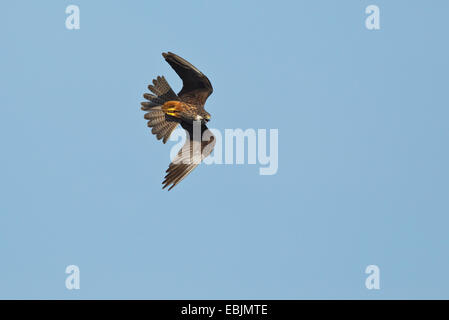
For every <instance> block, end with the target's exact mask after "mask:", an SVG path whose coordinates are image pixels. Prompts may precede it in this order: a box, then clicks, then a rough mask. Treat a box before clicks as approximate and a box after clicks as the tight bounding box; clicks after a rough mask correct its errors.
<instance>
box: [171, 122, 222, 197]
mask: <svg viewBox="0 0 449 320" xmlns="http://www.w3.org/2000/svg"><path fill="white" fill-rule="evenodd" d="M181 125H182V126H183V128H184V129H185V130H186V134H187V137H186V142H185V143H184V145H183V146H182V148H181V150H179V152H178V154H177V155H176V157H175V159H173V161H172V163H170V165H169V166H168V169H167V171H166V173H167V175H166V176H165V180H164V181H163V182H162V184H163V185H164V186H163V187H162V189H165V188H166V187H167V186H169V185H171V186H170V188H169V189H168V190H171V189H172V188H173V187H174V186H176V185H177V184H178V183H179V182H181V180H182V179H184V178H185V177H186V176H187V175H188V174H189V173H190V172H192V170H193V169H195V168H196V167H197V166H198V165H199V164H200V162H201V161H202V160H203V159H204V158H206V157H207V156H209V155H210V154H211V152H212V150H213V149H214V147H215V136H214V135H213V134H212V132H211V131H210V130H209V129H208V128H207V127H206V125H204V124H202V125H201V136H200V137H195V135H194V134H193V128H192V124H187V123H184V122H183V123H181ZM203 140H205V141H203Z"/></svg>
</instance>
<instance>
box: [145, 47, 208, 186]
mask: <svg viewBox="0 0 449 320" xmlns="http://www.w3.org/2000/svg"><path fill="white" fill-rule="evenodd" d="M162 56H163V57H164V59H165V60H166V61H167V62H168V63H169V64H170V66H171V67H172V68H173V69H174V70H175V72H176V73H177V74H178V76H179V77H180V78H181V79H182V89H181V91H179V93H178V94H176V93H175V92H174V91H173V90H172V88H171V87H170V85H169V84H168V82H167V80H165V78H164V77H163V76H162V77H160V76H158V77H157V78H156V79H154V80H153V85H149V86H148V89H149V90H150V91H151V92H152V93H153V94H151V93H144V95H143V97H144V98H145V99H146V100H148V101H145V102H142V103H141V105H142V110H143V111H147V113H145V115H144V118H145V119H147V120H148V127H150V128H152V129H151V133H153V134H154V135H156V138H157V139H158V140H161V139H162V142H163V143H166V142H167V140H168V138H169V137H170V135H171V133H172V132H173V130H175V129H176V127H177V126H178V124H180V125H181V126H182V127H183V128H184V130H185V131H186V141H185V143H184V145H183V146H182V148H181V149H180V150H179V152H178V154H177V155H176V157H175V158H174V159H173V161H172V162H171V163H170V165H169V166H168V169H167V170H166V176H165V178H164V181H163V182H162V184H163V187H162V189H164V188H166V187H167V186H170V187H169V188H168V190H171V189H172V188H173V187H174V186H176V185H177V184H178V183H179V182H181V180H183V179H184V178H185V177H186V176H187V175H188V174H189V173H190V172H192V170H193V169H195V168H196V167H197V166H198V165H199V163H200V162H201V161H202V160H203V159H204V158H206V157H207V156H208V155H209V154H210V153H211V152H212V150H213V148H214V146H215V137H214V135H213V134H212V132H211V131H210V130H209V129H208V128H207V126H206V123H207V122H208V121H209V120H210V114H209V113H208V112H207V111H206V110H205V109H204V104H205V103H206V100H207V98H208V97H209V96H210V95H211V93H212V91H213V89H212V85H211V83H210V81H209V79H208V78H207V77H206V76H205V75H204V74H203V73H201V71H199V70H198V69H197V68H195V67H194V66H193V65H192V64H191V63H189V62H188V61H186V60H185V59H183V58H181V57H180V56H178V55H176V54H174V53H171V52H168V53H162Z"/></svg>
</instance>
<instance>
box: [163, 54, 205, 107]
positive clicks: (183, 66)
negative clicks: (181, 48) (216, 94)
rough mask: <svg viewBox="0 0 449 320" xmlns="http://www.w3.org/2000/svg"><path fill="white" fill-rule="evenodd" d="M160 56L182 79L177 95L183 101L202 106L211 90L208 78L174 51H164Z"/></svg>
mask: <svg viewBox="0 0 449 320" xmlns="http://www.w3.org/2000/svg"><path fill="white" fill-rule="evenodd" d="M162 56H163V57H164V59H165V60H166V61H167V62H168V63H169V64H170V66H171V67H172V68H173V69H174V70H175V71H176V73H177V74H178V76H179V77H180V78H181V79H182V89H181V91H179V93H178V96H179V97H180V98H181V99H182V100H183V101H185V102H188V103H193V104H198V105H202V106H203V105H204V104H205V103H206V100H207V98H208V97H209V96H210V95H211V93H212V91H213V88H212V84H211V83H210V81H209V79H208V78H207V77H206V76H205V75H204V74H203V73H202V72H201V71H200V70H198V69H197V68H195V67H194V66H193V65H192V64H191V63H190V62H188V61H187V60H185V59H183V58H181V57H180V56H178V55H176V54H174V53H171V52H168V53H165V52H164V53H162Z"/></svg>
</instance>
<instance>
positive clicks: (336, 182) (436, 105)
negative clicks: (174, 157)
mask: <svg viewBox="0 0 449 320" xmlns="http://www.w3.org/2000/svg"><path fill="white" fill-rule="evenodd" d="M70 4H75V5H78V6H79V8H80V29H79V30H67V29H66V27H65V19H66V16H67V15H66V14H65V8H66V7H67V6H68V5H70ZM371 4H374V5H378V6H379V8H380V26H381V29H380V30H376V31H370V30H367V29H366V28H365V18H366V16H367V15H366V14H365V8H366V7H367V6H368V5H371ZM448 10H449V4H448V2H447V1H433V2H432V5H431V6H430V5H426V2H425V1H405V0H403V1H399V0H398V1H380V0H378V1H355V0H354V1H340V2H337V1H331V0H329V1H275V2H273V1H226V2H223V1H220V2H219V1H171V2H170V3H168V2H166V1H132V2H124V1H46V2H40V3H37V2H35V1H9V2H8V3H4V4H2V10H0V34H1V42H2V50H1V51H0V58H1V59H0V67H1V72H0V88H1V89H0V91H1V116H0V124H1V125H0V134H1V137H2V138H1V147H2V152H1V157H0V167H1V170H0V194H1V201H0V257H1V259H0V298H14V299H16V298H19V299H23V298H38V299H48V298H57V299H78V298H83V299H94V298H105V299H109V298H125V299H131V298H133V299H183V298H185V299H227V298H233V299H243V298H244V299H251V298H255V299H316V298H318V299H330V298H339V299H349V298H353V299H354V298H355V299H379V298H380V299H393V298H400V299H409V298H413V299H414V298H424V299H428V298H436V299H442V298H445V299H447V298H449V295H448V291H449V289H448V288H449V275H448V273H447V270H448V269H449V256H448V252H449V250H448V249H449V248H448V246H449V233H448V232H447V229H448V224H449V218H448V212H449V210H448V209H449V200H448V199H449V197H448V193H449V170H448V163H449V151H448V148H447V146H448V143H447V142H448V138H449V127H448V125H447V123H448V121H447V119H448V117H449V111H448V110H449V109H448V106H449V103H448V102H449V101H448V100H449V99H448V96H447V92H448V89H449V88H448V81H447V75H448V74H449V59H448V56H449V46H448V42H447V33H448V25H447V12H448ZM165 51H172V52H175V53H178V54H179V55H181V56H183V57H185V58H186V59H188V60H189V61H191V62H192V63H193V64H195V65H196V66H197V67H198V68H199V69H200V70H202V71H203V72H204V73H205V74H206V75H207V76H208V77H209V79H210V80H211V82H212V84H213V86H214V93H213V95H212V96H211V97H210V98H209V99H208V101H207V105H206V109H207V110H208V111H209V112H210V113H211V114H212V121H211V122H210V127H212V128H216V129H219V130H224V129H226V128H231V129H233V128H242V129H247V128H254V129H278V130H279V170H278V172H277V174H276V175H272V176H261V175H259V165H249V164H244V165H215V166H211V165H209V166H206V165H202V166H200V167H199V168H198V169H196V170H195V171H194V172H193V173H192V174H191V175H190V176H189V177H187V178H186V179H185V180H184V181H183V182H182V183H181V184H179V185H178V186H177V187H175V188H174V189H173V190H172V191H170V192H166V191H165V190H161V181H162V178H163V175H164V171H165V169H166V167H167V165H168V163H169V161H170V159H169V151H170V146H171V145H172V144H174V143H173V142H169V143H168V145H163V144H162V143H161V142H160V141H157V140H156V139H155V138H154V136H152V135H151V134H150V133H149V130H148V128H147V127H146V122H145V120H144V119H143V113H142V111H140V102H141V101H142V100H143V99H142V93H143V92H145V91H146V86H147V84H148V83H150V81H151V80H152V79H153V78H154V77H156V76H157V75H165V76H166V78H167V80H168V81H169V82H170V84H171V85H172V86H173V88H174V89H175V90H179V89H180V87H181V81H180V80H179V78H178V77H177V75H176V74H175V73H174V72H173V70H172V69H171V68H170V66H169V65H168V64H167V63H166V62H165V61H164V60H163V59H162V57H161V52H165ZM72 264H74V265H77V266H79V268H80V272H81V274H80V276H81V279H80V280H81V281H80V284H81V289H80V290H67V289H66V287H65V279H66V277H67V275H66V274H65V268H66V266H68V265H72ZM371 264H374V265H378V266H379V268H380V286H381V288H380V290H367V289H366V288H365V279H366V277H367V275H366V274H365V273H364V271H365V268H366V266H368V265H371Z"/></svg>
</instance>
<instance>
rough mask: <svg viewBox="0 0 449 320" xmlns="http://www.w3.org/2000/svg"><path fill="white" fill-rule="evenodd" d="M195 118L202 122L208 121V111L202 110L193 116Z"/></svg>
mask: <svg viewBox="0 0 449 320" xmlns="http://www.w3.org/2000/svg"><path fill="white" fill-rule="evenodd" d="M195 120H197V121H201V122H203V123H206V122H209V120H210V113H209V112H207V111H203V112H202V113H201V114H198V115H197V116H196V117H195Z"/></svg>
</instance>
